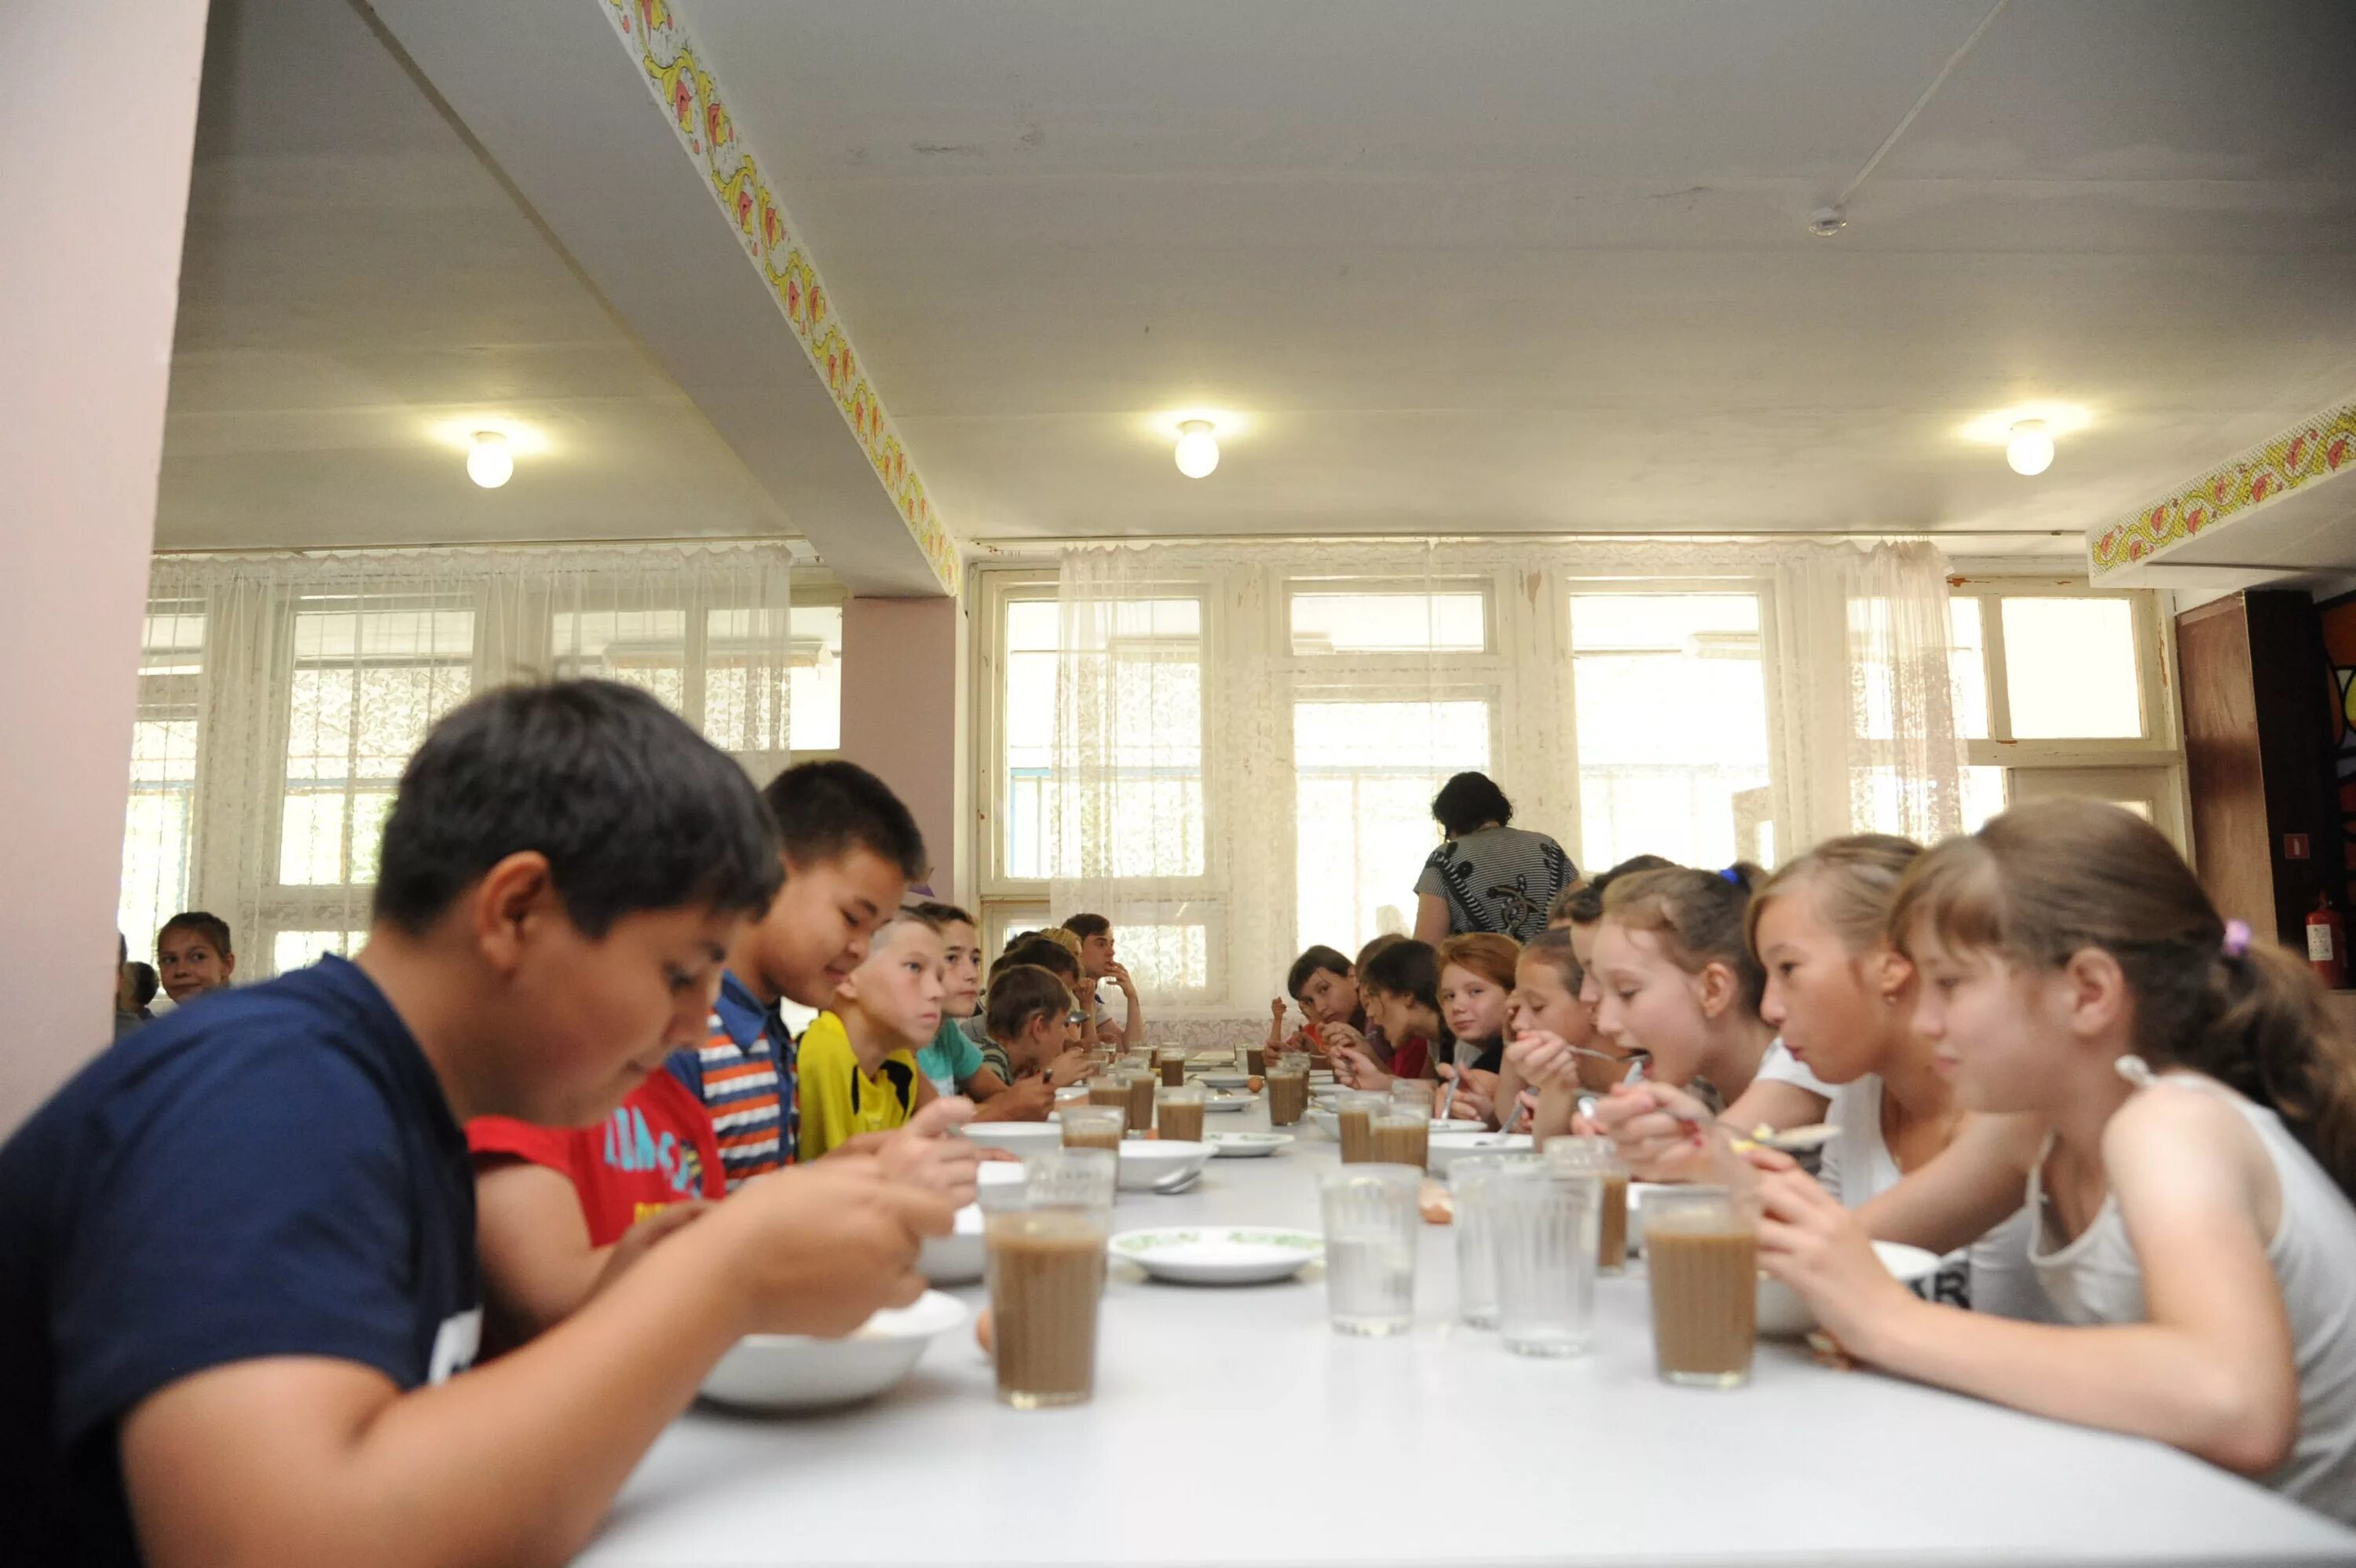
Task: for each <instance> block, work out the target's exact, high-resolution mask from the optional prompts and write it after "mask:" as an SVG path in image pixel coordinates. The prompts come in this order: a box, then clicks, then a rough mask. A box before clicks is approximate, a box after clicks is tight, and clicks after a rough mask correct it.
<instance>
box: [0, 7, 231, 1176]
mask: <svg viewBox="0 0 2356 1568" xmlns="http://www.w3.org/2000/svg"><path fill="white" fill-rule="evenodd" d="M205 10H206V0H139V3H137V4H133V3H131V0H80V3H79V4H74V5H25V6H18V7H16V8H14V9H13V10H12V11H11V13H10V16H9V39H8V48H9V59H10V62H11V63H10V65H9V66H8V68H7V71H6V81H5V87H0V191H5V192H6V193H7V197H6V199H5V201H0V277H5V279H6V280H7V286H6V287H5V288H0V474H5V475H7V480H6V499H5V503H0V550H5V555H6V559H7V562H8V570H7V571H6V572H5V573H0V669H5V670H6V671H7V672H8V678H7V679H6V680H5V681H0V757H5V762H0V823H5V824H6V825H7V826H6V831H5V833H0V890H5V897H0V952H5V954H6V955H7V968H8V976H9V978H8V983H7V984H6V986H5V987H0V1136H5V1135H6V1134H7V1133H8V1132H9V1131H10V1130H12V1129H13V1128H14V1127H15V1126H16V1125H17V1124H18V1123H19V1122H21V1121H23V1120H24V1118H25V1116H26V1115H27V1114H28V1113H30V1112H31V1111H32V1110H33V1109H34V1108H35V1107H36V1106H37V1105H38V1104H39V1103H40V1102H41V1101H42V1100H43V1099H44V1098H46V1097H47V1095H48V1093H49V1091H50V1090H51V1089H52V1088H54V1087H55V1086H56V1085H57V1084H58V1083H59V1081H60V1080H62V1079H64V1078H65V1077H66V1076H67V1075H68V1074H69V1073H70V1072H72V1071H73V1070H74V1069H75V1068H76V1067H78V1066H80V1064H81V1062H82V1061H85V1060H86V1059H87V1058H89V1057H90V1056H91V1054H93V1053H94V1052H95V1051H98V1050H99V1048H100V1047H102V1045H104V1044H105V1043H106V1041H107V1039H108V1037H109V1030H110V1028H111V1024H112V1000H113V991H114V984H113V980H114V967H113V965H114V943H115V932H114V909H115V901H116V892H117V884H118V880H119V879H120V877H121V866H122V858H123V806H124V803H125V800H126V798H127V796H128V795H129V794H130V756H131V726H132V720H133V718H134V714H135V712H136V709H137V700H138V666H139V627H140V620H141V617H142V615H143V614H144V613H145V608H146V599H147V557H148V552H149V550H150V549H152V547H153V545H154V542H155V474H156V465H157V464H158V462H159V461H160V458H161V455H162V451H163V443H164V397H165V391H166V384H167V382H168V379H169V377H170V374H171V361H172V323H173V318H174V316H175V315H176V314H177V310H178V306H179V280H180V236H181V229H182V224H183V221H184V220H185V219H186V217H187V205H188V165H189V158H190V155H191V152H192V149H193V147H194V144H195V138H196V124H197V79H198V75H199V73H200V72H201V70H202V68H203V65H204V45H205ZM136 934H137V938H138V940H137V942H136V943H135V944H134V945H138V946H143V947H144V945H145V940H146V939H147V938H148V937H150V936H152V935H153V933H136Z"/></svg>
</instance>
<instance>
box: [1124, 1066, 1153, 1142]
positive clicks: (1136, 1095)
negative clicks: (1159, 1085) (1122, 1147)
mask: <svg viewBox="0 0 2356 1568" xmlns="http://www.w3.org/2000/svg"><path fill="white" fill-rule="evenodd" d="M1155 1087H1156V1085H1155V1083H1154V1078H1153V1074H1152V1073H1151V1072H1140V1073H1138V1074H1137V1075H1136V1076H1134V1077H1132V1078H1131V1079H1130V1081H1129V1130H1130V1132H1133V1133H1141V1132H1143V1131H1144V1130H1145V1129H1146V1128H1148V1127H1150V1126H1151V1125H1153V1092H1154V1089H1155Z"/></svg>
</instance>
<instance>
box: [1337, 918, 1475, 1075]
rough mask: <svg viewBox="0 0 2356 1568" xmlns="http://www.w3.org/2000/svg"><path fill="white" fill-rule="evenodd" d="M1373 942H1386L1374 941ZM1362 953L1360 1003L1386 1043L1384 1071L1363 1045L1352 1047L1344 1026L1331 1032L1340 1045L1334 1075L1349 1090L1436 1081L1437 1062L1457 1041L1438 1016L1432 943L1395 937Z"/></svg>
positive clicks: (1435, 957) (1436, 965)
mask: <svg viewBox="0 0 2356 1568" xmlns="http://www.w3.org/2000/svg"><path fill="white" fill-rule="evenodd" d="M1376 941H1377V942H1382V941H1385V939H1384V938H1380V937H1378V938H1376ZM1367 946H1368V948H1369V949H1370V950H1371V952H1370V953H1361V954H1360V955H1359V963H1358V998H1359V1000H1360V1001H1361V1002H1363V1003H1364V1004H1365V1009H1366V1022H1367V1024H1368V1025H1369V1026H1371V1027H1372V1028H1374V1029H1380V1030H1382V1032H1383V1038H1384V1039H1386V1040H1388V1041H1390V1048H1391V1058H1390V1061H1389V1063H1388V1064H1387V1066H1385V1065H1382V1064H1379V1063H1377V1062H1376V1060H1375V1057H1374V1054H1373V1052H1372V1051H1370V1050H1367V1049H1365V1047H1364V1046H1363V1044H1362V1043H1352V1042H1351V1041H1350V1039H1349V1036H1348V1035H1347V1034H1345V1033H1344V1028H1343V1027H1342V1026H1337V1027H1336V1028H1335V1029H1333V1031H1332V1032H1333V1035H1334V1036H1335V1038H1336V1040H1338V1041H1340V1043H1337V1044H1335V1046H1334V1047H1333V1052H1332V1055H1333V1073H1334V1076H1335V1077H1336V1078H1337V1079H1339V1080H1341V1081H1342V1082H1344V1083H1348V1084H1349V1085H1350V1086H1351V1087H1353V1088H1357V1089H1381V1088H1384V1087H1386V1086H1387V1085H1388V1084H1389V1083H1390V1081H1391V1080H1392V1079H1393V1078H1437V1077H1438V1076H1439V1071H1438V1070H1439V1066H1440V1060H1441V1059H1442V1058H1443V1057H1445V1056H1447V1055H1449V1054H1450V1053H1451V1052H1453V1051H1454V1050H1455V1048H1456V1040H1455V1038H1454V1037H1453V1036H1452V1035H1451V1034H1450V1033H1449V1032H1448V1026H1447V1025H1446V1024H1445V1023H1444V1022H1443V1021H1442V1020H1441V1019H1440V955H1439V953H1438V952H1437V951H1436V950H1434V949H1433V947H1432V946H1431V944H1430V943H1426V942H1418V941H1416V940H1415V939H1414V938H1412V937H1405V936H1402V937H1394V938H1390V939H1388V940H1387V945H1384V946H1382V947H1380V948H1376V947H1375V945H1374V944H1372V943H1369V944H1367Z"/></svg>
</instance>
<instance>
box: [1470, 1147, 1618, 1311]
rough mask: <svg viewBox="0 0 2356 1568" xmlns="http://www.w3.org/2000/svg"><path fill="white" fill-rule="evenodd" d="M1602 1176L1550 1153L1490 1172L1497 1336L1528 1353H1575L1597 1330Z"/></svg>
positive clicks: (1490, 1213)
mask: <svg viewBox="0 0 2356 1568" xmlns="http://www.w3.org/2000/svg"><path fill="white" fill-rule="evenodd" d="M1602 1189H1603V1182H1602V1179H1601V1178H1600V1177H1596V1176H1579V1175H1563V1174H1560V1173H1558V1172H1557V1171H1554V1170H1550V1169H1548V1168H1547V1166H1546V1164H1545V1163H1544V1162H1543V1161H1537V1160H1534V1161H1532V1162H1531V1163H1530V1164H1528V1165H1526V1166H1515V1167H1512V1168H1507V1169H1505V1170H1501V1171H1499V1172H1497V1173H1496V1174H1495V1175H1494V1176H1493V1177H1492V1178H1491V1179H1490V1182H1489V1188H1488V1192H1487V1195H1486V1197H1487V1209H1488V1212H1489V1222H1490V1244H1491V1246H1492V1247H1493V1248H1494V1254H1495V1264H1496V1270H1497V1336H1498V1338H1499V1339H1503V1340H1504V1341H1505V1349H1509V1350H1513V1351H1515V1352H1517V1353H1519V1354H1521V1355H1525V1356H1576V1355H1578V1354H1580V1352H1582V1351H1584V1350H1585V1349H1587V1348H1588V1346H1589V1344H1590V1342H1591V1341H1592V1340H1593V1339H1594V1337H1595V1229H1596V1210H1597V1208H1598V1207H1599V1206H1600V1205H1601V1202H1602Z"/></svg>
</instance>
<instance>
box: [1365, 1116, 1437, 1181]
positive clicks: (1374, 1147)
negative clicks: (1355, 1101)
mask: <svg viewBox="0 0 2356 1568" xmlns="http://www.w3.org/2000/svg"><path fill="white" fill-rule="evenodd" d="M1367 1157H1369V1158H1370V1159H1372V1160H1373V1161H1374V1162H1375V1163H1376V1165H1411V1166H1413V1167H1415V1168H1417V1169H1418V1170H1421V1169H1422V1168H1424V1167H1425V1166H1426V1165H1428V1164H1430V1161H1431V1118H1430V1117H1429V1116H1427V1115H1424V1114H1423V1112H1421V1111H1419V1110H1418V1109H1416V1107H1414V1106H1413V1105H1395V1104H1391V1103H1390V1102H1389V1101H1387V1100H1386V1101H1385V1102H1383V1104H1382V1105H1381V1107H1380V1108H1379V1109H1377V1110H1376V1112H1375V1119H1374V1122H1373V1125H1372V1126H1371V1128H1370V1129H1369V1135H1368V1155H1367Z"/></svg>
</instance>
